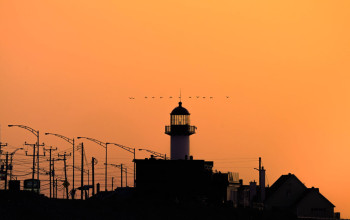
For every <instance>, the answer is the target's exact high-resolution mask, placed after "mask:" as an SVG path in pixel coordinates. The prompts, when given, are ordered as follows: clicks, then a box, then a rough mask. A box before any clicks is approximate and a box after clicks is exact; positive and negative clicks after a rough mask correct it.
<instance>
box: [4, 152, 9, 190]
mask: <svg viewBox="0 0 350 220" xmlns="http://www.w3.org/2000/svg"><path fill="white" fill-rule="evenodd" d="M8 166H9V153H8V152H7V153H6V168H5V170H6V171H5V172H6V173H5V190H7V173H8Z"/></svg>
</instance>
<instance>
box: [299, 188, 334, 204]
mask: <svg viewBox="0 0 350 220" xmlns="http://www.w3.org/2000/svg"><path fill="white" fill-rule="evenodd" d="M312 192H316V193H317V194H318V195H319V196H320V197H321V198H322V199H324V200H325V201H326V202H328V203H329V204H330V205H331V206H333V207H335V205H333V203H331V202H330V201H329V200H328V199H327V198H326V197H324V196H323V195H322V194H321V193H320V191H319V190H318V188H314V187H312V188H307V189H306V190H305V192H304V193H303V194H302V195H301V196H300V198H299V199H298V200H297V201H296V202H295V203H294V205H293V207H296V206H298V204H299V203H301V202H302V201H303V200H304V199H305V198H306V196H307V195H308V194H310V193H312Z"/></svg>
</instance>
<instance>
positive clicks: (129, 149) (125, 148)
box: [108, 143, 136, 187]
mask: <svg viewBox="0 0 350 220" xmlns="http://www.w3.org/2000/svg"><path fill="white" fill-rule="evenodd" d="M108 144H113V145H115V146H117V147H120V148H122V149H124V150H126V151H128V152H130V153H132V154H134V160H133V162H134V187H135V186H136V166H135V165H136V162H135V159H136V158H135V156H136V153H135V148H131V147H127V146H124V145H121V144H116V143H108Z"/></svg>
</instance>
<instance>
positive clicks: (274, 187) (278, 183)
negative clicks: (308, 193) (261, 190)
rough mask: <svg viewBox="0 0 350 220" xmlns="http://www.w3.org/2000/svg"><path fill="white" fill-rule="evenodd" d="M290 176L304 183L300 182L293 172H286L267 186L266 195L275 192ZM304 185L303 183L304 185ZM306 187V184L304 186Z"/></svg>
mask: <svg viewBox="0 0 350 220" xmlns="http://www.w3.org/2000/svg"><path fill="white" fill-rule="evenodd" d="M290 178H295V179H296V180H298V181H299V182H300V183H301V184H302V185H304V183H302V182H301V181H300V180H299V179H298V178H297V177H296V176H295V175H294V174H291V173H289V174H287V175H282V176H281V177H280V178H278V180H277V181H276V182H274V183H273V184H272V186H271V187H270V188H269V190H268V196H269V195H272V194H273V193H275V192H276V191H277V190H278V189H279V188H280V187H281V186H282V185H283V184H284V183H286V182H287V181H288V180H289V179H290ZM304 186H305V185H304ZM305 189H306V186H305Z"/></svg>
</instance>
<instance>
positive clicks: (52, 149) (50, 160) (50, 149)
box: [44, 146, 57, 199]
mask: <svg viewBox="0 0 350 220" xmlns="http://www.w3.org/2000/svg"><path fill="white" fill-rule="evenodd" d="M55 150H57V147H56V148H52V146H50V148H49V149H45V148H44V151H49V152H50V159H49V162H50V172H49V174H50V175H49V176H50V199H51V198H52V178H51V177H52V151H55Z"/></svg>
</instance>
